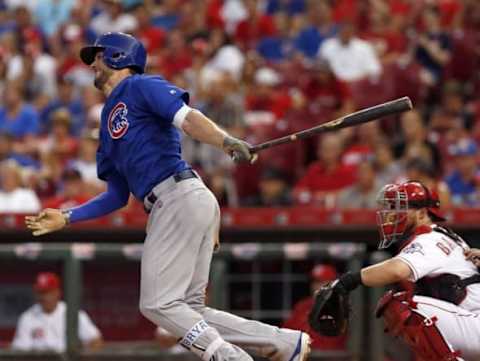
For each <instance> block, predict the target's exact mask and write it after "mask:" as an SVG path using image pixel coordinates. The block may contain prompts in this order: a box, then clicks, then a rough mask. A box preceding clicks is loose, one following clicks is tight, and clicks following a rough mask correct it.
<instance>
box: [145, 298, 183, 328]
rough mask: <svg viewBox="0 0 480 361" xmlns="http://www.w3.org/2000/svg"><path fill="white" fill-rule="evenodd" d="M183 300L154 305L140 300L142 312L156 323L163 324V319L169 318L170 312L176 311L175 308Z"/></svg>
mask: <svg viewBox="0 0 480 361" xmlns="http://www.w3.org/2000/svg"><path fill="white" fill-rule="evenodd" d="M180 304H182V302H180V301H173V302H169V303H165V304H160V305H152V304H148V303H144V302H141V301H140V305H139V309H140V313H141V314H142V315H143V316H145V318H147V319H148V320H150V321H152V322H153V323H154V324H156V325H161V324H163V322H162V320H165V319H168V318H169V314H170V313H175V312H176V311H175V308H176V307H178V306H179V305H180Z"/></svg>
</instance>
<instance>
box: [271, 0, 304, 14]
mask: <svg viewBox="0 0 480 361" xmlns="http://www.w3.org/2000/svg"><path fill="white" fill-rule="evenodd" d="M305 5H306V4H305V0H286V1H285V0H269V1H268V2H267V5H266V12H267V14H269V15H273V14H275V13H276V12H279V11H286V12H287V13H288V15H289V16H291V15H297V14H301V13H303V12H304V11H305V7H306V6H305Z"/></svg>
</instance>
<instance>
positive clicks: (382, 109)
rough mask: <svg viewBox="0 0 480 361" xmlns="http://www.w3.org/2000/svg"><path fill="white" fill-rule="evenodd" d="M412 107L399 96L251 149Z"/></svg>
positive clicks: (357, 122)
mask: <svg viewBox="0 0 480 361" xmlns="http://www.w3.org/2000/svg"><path fill="white" fill-rule="evenodd" d="M412 108H413V106H412V101H411V100H410V98H409V97H403V98H398V99H395V100H392V101H389V102H386V103H382V104H378V105H375V106H373V107H370V108H367V109H362V110H359V111H358V112H355V113H352V114H348V115H346V116H344V117H341V118H338V119H335V120H331V121H329V122H327V123H323V124H320V125H317V126H315V127H312V128H309V129H305V130H302V131H300V132H296V133H293V134H290V135H286V136H284V137H281V138H276V139H272V140H269V141H267V142H265V143H260V144H257V145H255V146H253V147H252V148H251V151H252V152H253V153H258V152H259V151H261V150H264V149H268V148H271V147H274V146H277V145H280V144H285V143H290V142H295V141H296V140H298V139H305V138H308V137H311V136H313V135H315V134H319V133H324V132H332V131H335V130H338V129H342V128H347V127H353V126H355V125H359V124H362V123H367V122H370V121H372V120H375V119H379V118H382V117H386V116H387V115H392V114H396V113H401V112H405V111H407V110H411V109H412Z"/></svg>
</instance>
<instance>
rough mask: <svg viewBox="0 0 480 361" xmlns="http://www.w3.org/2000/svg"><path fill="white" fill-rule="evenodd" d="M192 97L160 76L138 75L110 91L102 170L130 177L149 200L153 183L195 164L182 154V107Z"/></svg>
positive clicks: (105, 173)
mask: <svg viewBox="0 0 480 361" xmlns="http://www.w3.org/2000/svg"><path fill="white" fill-rule="evenodd" d="M188 100H189V96H188V93H187V92H186V91H184V90H183V89H180V88H177V87H176V86H174V85H172V84H170V83H169V82H167V81H166V80H165V79H163V78H161V77H159V76H150V75H139V74H136V75H132V76H129V77H127V78H125V79H123V80H122V81H121V82H120V83H119V84H118V85H117V86H116V87H115V88H114V89H113V90H112V92H111V93H110V95H109V97H108V98H107V100H106V102H105V106H104V107H103V110H102V121H101V126H100V144H99V147H98V151H97V173H98V177H99V178H100V179H103V180H105V181H107V180H108V178H109V176H114V177H118V176H121V177H124V178H125V181H126V182H127V184H128V188H129V190H130V192H131V193H133V195H134V196H135V197H136V198H137V199H139V200H141V201H143V198H144V197H145V196H146V195H147V194H148V193H149V192H150V191H151V190H152V188H153V187H154V186H155V185H157V184H158V183H160V182H161V181H162V180H164V179H166V178H168V177H170V176H171V175H173V174H175V173H177V172H180V171H182V170H185V169H187V168H189V165H188V164H187V163H186V162H185V161H184V160H182V158H181V147H180V133H179V130H178V129H177V128H175V126H174V125H173V118H174V116H175V114H176V112H177V111H178V110H179V109H180V108H181V107H182V106H183V104H188Z"/></svg>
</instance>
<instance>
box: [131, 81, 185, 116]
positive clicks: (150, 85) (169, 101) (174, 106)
mask: <svg viewBox="0 0 480 361" xmlns="http://www.w3.org/2000/svg"><path fill="white" fill-rule="evenodd" d="M136 88H137V89H138V95H139V96H140V97H141V98H142V99H141V101H142V102H143V103H144V104H145V106H146V108H147V109H148V110H149V111H150V112H152V113H153V114H154V115H156V116H157V117H158V118H159V119H160V120H161V121H164V122H168V123H173V120H174V118H175V114H176V113H177V112H178V111H179V110H180V108H182V107H183V106H184V105H185V104H188V102H189V100H190V99H189V98H190V96H189V94H188V92H187V91H185V90H184V89H181V88H178V87H176V86H175V85H173V84H171V83H169V82H167V81H165V80H163V79H162V78H157V77H146V78H143V79H141V80H138V81H137V82H136Z"/></svg>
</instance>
